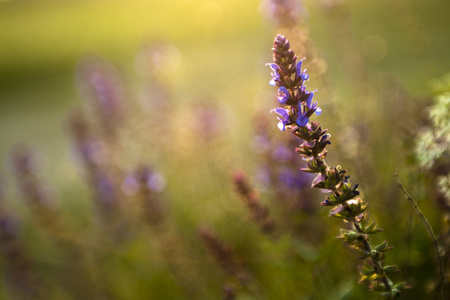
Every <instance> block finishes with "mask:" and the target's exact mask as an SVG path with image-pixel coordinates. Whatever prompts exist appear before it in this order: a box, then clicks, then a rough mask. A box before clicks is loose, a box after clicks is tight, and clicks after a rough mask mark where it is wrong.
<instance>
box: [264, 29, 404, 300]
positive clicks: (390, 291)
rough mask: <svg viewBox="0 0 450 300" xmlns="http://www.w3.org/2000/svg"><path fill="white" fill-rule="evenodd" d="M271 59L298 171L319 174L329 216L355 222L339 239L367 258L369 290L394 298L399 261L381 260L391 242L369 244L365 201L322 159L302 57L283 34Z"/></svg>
mask: <svg viewBox="0 0 450 300" xmlns="http://www.w3.org/2000/svg"><path fill="white" fill-rule="evenodd" d="M273 60H274V63H271V64H268V65H269V66H270V68H271V69H272V71H273V72H272V77H273V78H272V80H271V81H270V85H272V86H275V85H276V86H278V101H279V103H280V104H282V105H283V106H282V107H278V108H276V109H274V110H272V111H274V112H276V113H277V114H278V115H279V117H278V120H279V123H278V128H279V129H280V130H281V131H284V130H285V129H286V128H289V129H291V130H292V132H293V133H294V134H295V135H296V136H297V137H299V138H300V139H302V140H303V143H302V144H301V145H300V146H299V147H298V148H296V151H297V152H298V153H299V154H300V155H301V156H302V159H303V160H305V161H306V168H302V169H301V170H302V171H304V172H308V173H315V174H317V177H316V178H315V179H314V181H313V182H312V187H315V188H319V189H321V190H323V191H325V192H327V193H329V194H328V196H326V199H325V201H323V202H322V205H323V206H331V207H332V209H331V211H330V215H331V216H334V217H337V218H340V219H344V220H345V221H346V222H347V223H350V224H352V225H353V228H352V230H344V229H342V230H341V236H339V238H341V239H343V240H344V241H345V242H346V243H347V244H349V245H350V246H351V247H352V248H354V249H356V250H357V251H358V252H359V254H360V256H361V258H362V259H364V260H365V262H364V265H363V267H362V269H361V275H362V277H361V281H368V282H370V283H371V286H370V287H371V289H373V290H376V291H380V292H382V296H383V297H385V298H388V299H393V298H396V297H398V296H399V295H400V294H401V292H402V290H403V289H405V288H406V284H405V283H400V284H396V285H394V284H393V283H392V281H391V280H390V279H389V277H388V274H390V273H393V272H396V271H398V270H397V266H384V265H383V259H384V253H385V252H386V251H388V250H390V249H391V248H392V247H389V246H388V244H387V242H383V243H381V244H380V245H376V246H373V245H371V243H370V239H369V235H371V234H374V233H377V232H379V231H381V230H382V229H380V228H378V227H377V226H376V224H375V222H372V223H370V222H369V221H368V213H367V212H366V210H367V204H366V203H365V202H364V201H363V200H362V199H361V198H359V197H358V196H359V194H360V193H359V190H358V185H357V184H353V183H352V181H351V180H350V176H348V175H346V171H345V170H343V169H342V168H341V167H340V166H336V167H330V166H328V165H327V164H326V162H325V157H326V155H327V150H326V149H325V148H326V146H327V145H329V144H330V143H331V142H330V141H329V138H330V135H329V134H327V129H322V127H321V126H320V125H319V123H317V122H310V120H309V118H310V117H311V116H312V115H313V114H314V113H315V114H316V115H320V113H321V109H320V108H319V107H317V102H314V103H313V102H312V99H313V97H314V92H309V91H307V90H306V86H305V81H306V80H308V78H309V76H308V74H307V73H306V70H302V60H297V56H296V55H295V53H294V51H293V50H292V49H290V43H289V41H288V40H287V39H286V37H284V36H282V35H277V37H276V38H275V42H274V47H273Z"/></svg>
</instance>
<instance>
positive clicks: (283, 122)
mask: <svg viewBox="0 0 450 300" xmlns="http://www.w3.org/2000/svg"><path fill="white" fill-rule="evenodd" d="M273 111H274V112H276V113H277V114H278V115H280V116H279V117H277V119H278V121H279V122H278V129H280V131H285V130H286V126H287V125H289V114H288V112H287V111H286V110H285V109H284V108H275V109H272V110H271V111H270V112H273Z"/></svg>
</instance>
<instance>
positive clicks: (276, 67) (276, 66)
mask: <svg viewBox="0 0 450 300" xmlns="http://www.w3.org/2000/svg"><path fill="white" fill-rule="evenodd" d="M266 66H269V67H270V68H271V69H272V70H274V71H277V70H279V69H280V67H279V66H278V65H277V64H274V63H267V64H266Z"/></svg>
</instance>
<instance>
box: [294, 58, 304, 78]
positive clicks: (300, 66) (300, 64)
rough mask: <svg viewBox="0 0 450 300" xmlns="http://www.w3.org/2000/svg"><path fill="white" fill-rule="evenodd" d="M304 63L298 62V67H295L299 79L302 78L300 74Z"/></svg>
mask: <svg viewBox="0 0 450 300" xmlns="http://www.w3.org/2000/svg"><path fill="white" fill-rule="evenodd" d="M302 63H303V61H302V60H300V61H298V62H297V65H296V66H295V70H296V72H297V77H298V76H300V74H302Z"/></svg>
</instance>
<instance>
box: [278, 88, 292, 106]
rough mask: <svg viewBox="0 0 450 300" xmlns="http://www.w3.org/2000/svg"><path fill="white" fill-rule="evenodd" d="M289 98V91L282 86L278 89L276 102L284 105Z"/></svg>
mask: <svg viewBox="0 0 450 300" xmlns="http://www.w3.org/2000/svg"><path fill="white" fill-rule="evenodd" d="M288 98H289V91H288V89H287V88H285V87H284V86H282V87H280V88H279V89H278V101H279V102H280V103H281V104H284V103H286V101H287V99H288Z"/></svg>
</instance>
